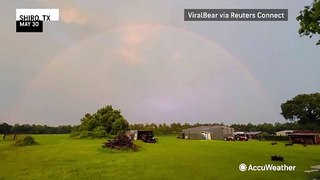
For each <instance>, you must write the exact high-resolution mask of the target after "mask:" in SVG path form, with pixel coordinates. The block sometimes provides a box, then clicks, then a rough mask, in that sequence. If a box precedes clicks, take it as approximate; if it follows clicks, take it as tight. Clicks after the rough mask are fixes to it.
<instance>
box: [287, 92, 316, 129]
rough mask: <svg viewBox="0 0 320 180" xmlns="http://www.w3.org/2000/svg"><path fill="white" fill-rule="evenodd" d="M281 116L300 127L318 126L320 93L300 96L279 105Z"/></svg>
mask: <svg viewBox="0 0 320 180" xmlns="http://www.w3.org/2000/svg"><path fill="white" fill-rule="evenodd" d="M281 110H282V112H281V115H282V116H283V117H284V118H285V119H287V120H290V121H296V120H297V121H298V123H299V124H300V125H306V124H315V125H320V93H313V94H300V95H297V96H296V97H294V98H293V99H291V100H288V101H287V102H285V103H283V104H281Z"/></svg>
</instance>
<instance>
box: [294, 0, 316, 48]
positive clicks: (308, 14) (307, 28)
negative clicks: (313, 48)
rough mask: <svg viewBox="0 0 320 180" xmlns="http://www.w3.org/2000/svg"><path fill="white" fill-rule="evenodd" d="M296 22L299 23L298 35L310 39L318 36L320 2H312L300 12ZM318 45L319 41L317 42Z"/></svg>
mask: <svg viewBox="0 0 320 180" xmlns="http://www.w3.org/2000/svg"><path fill="white" fill-rule="evenodd" d="M297 20H298V21H299V22H300V29H299V31H298V32H299V34H300V35H301V36H308V37H309V38H311V37H312V36H314V35H316V34H318V35H319V34H320V0H314V1H313V3H312V4H311V5H309V6H305V7H304V9H303V10H302V11H300V14H299V16H298V17H297ZM317 45H320V40H319V41H318V42H317Z"/></svg>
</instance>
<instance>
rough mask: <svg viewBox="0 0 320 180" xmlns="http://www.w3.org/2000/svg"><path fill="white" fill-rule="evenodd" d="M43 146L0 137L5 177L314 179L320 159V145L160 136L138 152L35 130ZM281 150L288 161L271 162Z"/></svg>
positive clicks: (0, 174) (1, 175)
mask: <svg viewBox="0 0 320 180" xmlns="http://www.w3.org/2000/svg"><path fill="white" fill-rule="evenodd" d="M33 137H34V138H35V140H36V141H37V142H38V143H40V145H34V146H23V147H22V146H20V147H17V146H13V143H14V142H13V141H2V140H0V179H1V180H2V179H259V180H261V179H313V178H316V177H320V173H318V172H317V173H313V174H305V173H304V172H303V171H304V170H306V169H309V166H310V165H317V164H320V146H307V147H303V146H301V145H294V146H292V147H286V146H284V143H278V145H275V146H272V145H270V142H268V141H265V142H263V141H262V142H261V141H248V142H225V141H198V140H180V139H176V138H175V137H159V142H158V143H156V144H146V143H143V142H140V141H136V142H135V143H136V144H137V145H139V146H140V150H139V151H138V152H116V151H111V150H106V149H102V148H101V144H102V143H103V142H104V140H103V139H95V140H73V139H68V135H33ZM274 154H278V155H282V156H284V158H285V161H284V162H272V161H271V160H270V156H271V155H274ZM240 163H246V164H247V165H248V164H253V165H264V164H266V163H267V164H269V163H271V164H274V165H282V164H286V165H295V166H297V168H296V171H294V172H261V171H260V172H253V171H250V172H248V171H246V172H240V171H239V169H238V166H239V164H240Z"/></svg>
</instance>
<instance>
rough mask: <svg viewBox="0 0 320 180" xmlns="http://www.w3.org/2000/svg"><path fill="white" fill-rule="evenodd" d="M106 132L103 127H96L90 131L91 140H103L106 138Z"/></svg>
mask: <svg viewBox="0 0 320 180" xmlns="http://www.w3.org/2000/svg"><path fill="white" fill-rule="evenodd" d="M106 134H107V132H106V130H105V129H104V127H103V126H98V127H96V128H94V129H93V131H92V136H91V137H93V138H103V137H106Z"/></svg>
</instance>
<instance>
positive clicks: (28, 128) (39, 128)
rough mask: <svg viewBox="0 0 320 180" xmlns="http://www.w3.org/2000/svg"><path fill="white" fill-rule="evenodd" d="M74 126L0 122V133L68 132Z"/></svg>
mask: <svg viewBox="0 0 320 180" xmlns="http://www.w3.org/2000/svg"><path fill="white" fill-rule="evenodd" d="M74 128H76V126H71V125H62V126H57V127H52V126H47V125H35V124H32V125H30V124H21V125H20V124H14V125H10V124H7V123H1V124H0V134H69V133H71V132H72V131H73V129H74Z"/></svg>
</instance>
